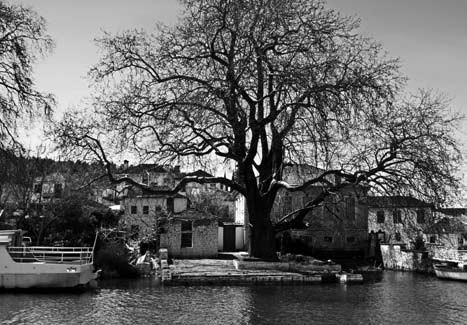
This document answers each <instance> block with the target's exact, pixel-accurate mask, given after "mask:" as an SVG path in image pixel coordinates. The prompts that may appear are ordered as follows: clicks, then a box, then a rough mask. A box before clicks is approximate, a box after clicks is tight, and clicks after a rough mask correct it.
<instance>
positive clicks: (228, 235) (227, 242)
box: [224, 225, 235, 252]
mask: <svg viewBox="0 0 467 325" xmlns="http://www.w3.org/2000/svg"><path fill="white" fill-rule="evenodd" d="M233 251H235V225H224V252H233Z"/></svg>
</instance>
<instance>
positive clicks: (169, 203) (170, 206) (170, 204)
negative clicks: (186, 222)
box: [167, 197, 174, 212]
mask: <svg viewBox="0 0 467 325" xmlns="http://www.w3.org/2000/svg"><path fill="white" fill-rule="evenodd" d="M167 212H174V199H173V197H168V198H167Z"/></svg>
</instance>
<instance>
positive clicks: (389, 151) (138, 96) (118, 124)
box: [57, 0, 458, 259]
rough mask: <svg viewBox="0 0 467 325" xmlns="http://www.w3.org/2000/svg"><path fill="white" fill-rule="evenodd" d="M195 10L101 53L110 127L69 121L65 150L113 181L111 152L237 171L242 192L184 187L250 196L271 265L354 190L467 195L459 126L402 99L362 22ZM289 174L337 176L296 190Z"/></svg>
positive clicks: (284, 12) (252, 8) (434, 103)
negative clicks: (299, 169)
mask: <svg viewBox="0 0 467 325" xmlns="http://www.w3.org/2000/svg"><path fill="white" fill-rule="evenodd" d="M181 3H182V5H183V6H184V8H185V10H184V12H183V15H182V16H181V18H180V20H179V21H178V23H177V24H176V25H175V26H173V27H167V26H158V27H157V29H156V31H155V33H154V34H151V33H148V32H145V31H127V32H124V33H122V34H118V35H105V36H104V37H103V38H101V39H99V40H98V44H99V45H100V47H101V49H102V53H103V55H102V57H101V59H100V61H99V62H98V63H97V64H96V66H95V67H94V68H93V69H92V70H91V76H92V77H93V78H94V80H95V82H96V83H97V85H98V88H99V91H100V92H99V95H98V96H97V99H96V103H95V106H94V107H96V113H97V114H98V115H95V116H93V117H92V118H89V117H90V114H89V112H88V113H86V115H87V116H84V117H83V116H81V117H79V116H78V115H76V114H72V113H69V114H68V115H67V116H66V117H65V119H64V120H63V121H62V122H61V123H60V124H59V125H58V128H57V134H58V136H59V140H60V144H61V147H62V149H66V150H75V152H76V149H78V150H79V151H78V152H79V153H81V154H86V153H89V152H92V153H94V154H95V155H96V156H97V157H99V158H100V159H101V160H102V161H103V162H105V163H106V164H107V166H109V171H111V170H110V161H109V159H107V156H106V155H105V151H106V149H107V147H106V143H107V144H109V143H110V144H113V145H115V146H118V147H119V148H120V149H131V150H134V151H136V152H138V153H139V154H141V155H142V156H143V157H145V158H157V159H169V160H170V159H183V158H184V157H191V158H193V157H195V158H196V159H199V160H203V159H212V158H213V157H217V158H218V159H219V160H220V161H224V162H226V161H227V162H230V163H231V165H232V166H233V165H234V166H235V167H236V175H237V177H235V178H234V179H228V178H224V177H215V178H196V179H193V178H188V179H185V180H183V182H188V181H198V182H220V183H222V184H225V185H227V186H230V187H231V188H233V189H234V190H236V191H238V192H240V193H241V194H243V195H244V196H245V198H246V202H247V209H248V215H249V220H248V221H249V222H248V228H249V231H248V232H249V243H250V248H249V250H250V254H251V255H253V256H256V257H261V258H266V259H272V258H275V243H274V240H275V234H276V232H277V231H281V230H284V229H287V228H290V227H294V226H296V225H298V224H300V222H301V221H303V218H304V216H305V214H306V212H307V211H309V210H310V209H313V207H316V206H317V205H319V204H321V203H322V202H323V200H324V199H325V198H326V197H327V196H329V195H332V193H336V192H338V191H339V190H340V189H342V188H344V187H345V186H349V185H354V184H363V185H365V186H369V187H372V188H373V189H374V190H375V191H377V190H378V191H379V190H381V191H382V190H384V191H388V192H390V191H395V190H397V191H405V192H406V193H411V194H415V195H417V196H418V197H423V196H428V197H430V198H442V197H444V196H445V193H446V192H445V191H446V189H447V187H448V186H451V185H455V178H454V177H453V173H452V172H453V170H454V168H455V164H456V161H457V159H458V150H457V147H456V142H455V141H454V140H453V136H452V130H453V127H454V126H455V121H456V120H457V117H456V116H454V115H452V114H450V113H449V112H448V111H447V103H446V101H444V100H442V98H440V97H439V96H434V95H432V94H430V93H427V92H423V91H421V92H420V93H418V94H416V95H415V96H413V97H410V98H408V99H402V98H401V91H402V89H403V87H404V82H405V78H404V77H403V76H401V75H400V73H399V62H398V60H395V59H391V58H387V57H386V54H385V53H384V52H383V51H382V49H381V47H380V45H379V44H377V43H375V42H374V41H372V40H370V39H367V38H364V37H362V36H360V35H358V33H357V28H358V20H356V19H354V18H349V17H342V16H341V15H339V14H338V13H337V12H335V11H333V10H329V9H326V8H325V5H324V3H323V2H322V1H312V0H306V1H305V0H290V1H280V0H249V1H246V0H235V1H234V0H185V1H181ZM102 136H104V138H105V137H107V139H109V138H110V139H111V141H107V142H105V141H102V139H103V137H102ZM284 163H300V164H310V165H313V166H317V167H320V168H321V169H322V170H324V172H323V173H321V174H319V175H316V177H313V178H312V179H306V180H305V181H304V182H303V184H299V185H297V184H294V185H291V184H288V183H286V182H285V181H284V179H283V175H282V170H283V166H284ZM329 175H337V176H339V177H340V178H341V179H342V181H341V182H340V183H332V182H329V181H328V180H329V177H328V176H329ZM112 179H113V180H114V181H121V180H123V179H120V180H119V179H115V178H112ZM127 181H130V180H127ZM183 182H182V183H183ZM316 184H319V185H320V186H322V192H321V194H319V195H317V196H315V197H313V198H311V201H310V202H309V203H307V204H306V205H305V206H304V207H299V208H298V207H297V210H296V211H295V212H294V213H293V214H291V215H289V216H287V217H286V218H283V219H282V220H280V221H279V222H278V223H276V224H273V222H272V221H271V219H270V213H271V209H272V206H273V202H274V200H275V198H276V194H277V192H278V191H279V189H281V188H286V189H287V190H289V191H298V190H303V189H305V188H306V187H307V186H312V185H316ZM180 187H181V186H178V187H177V188H176V189H175V190H177V189H178V188H180Z"/></svg>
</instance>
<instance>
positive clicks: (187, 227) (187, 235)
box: [181, 220, 193, 247]
mask: <svg viewBox="0 0 467 325" xmlns="http://www.w3.org/2000/svg"><path fill="white" fill-rule="evenodd" d="M181 230H182V237H181V247H193V222H192V221H186V220H182V225H181Z"/></svg>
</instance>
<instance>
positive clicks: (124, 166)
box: [122, 159, 129, 170]
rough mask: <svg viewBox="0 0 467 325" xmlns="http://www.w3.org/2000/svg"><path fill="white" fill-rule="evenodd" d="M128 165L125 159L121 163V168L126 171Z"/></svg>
mask: <svg viewBox="0 0 467 325" xmlns="http://www.w3.org/2000/svg"><path fill="white" fill-rule="evenodd" d="M128 164H129V161H128V160H126V159H125V160H124V161H123V166H122V168H123V169H124V170H127V169H128Z"/></svg>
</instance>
